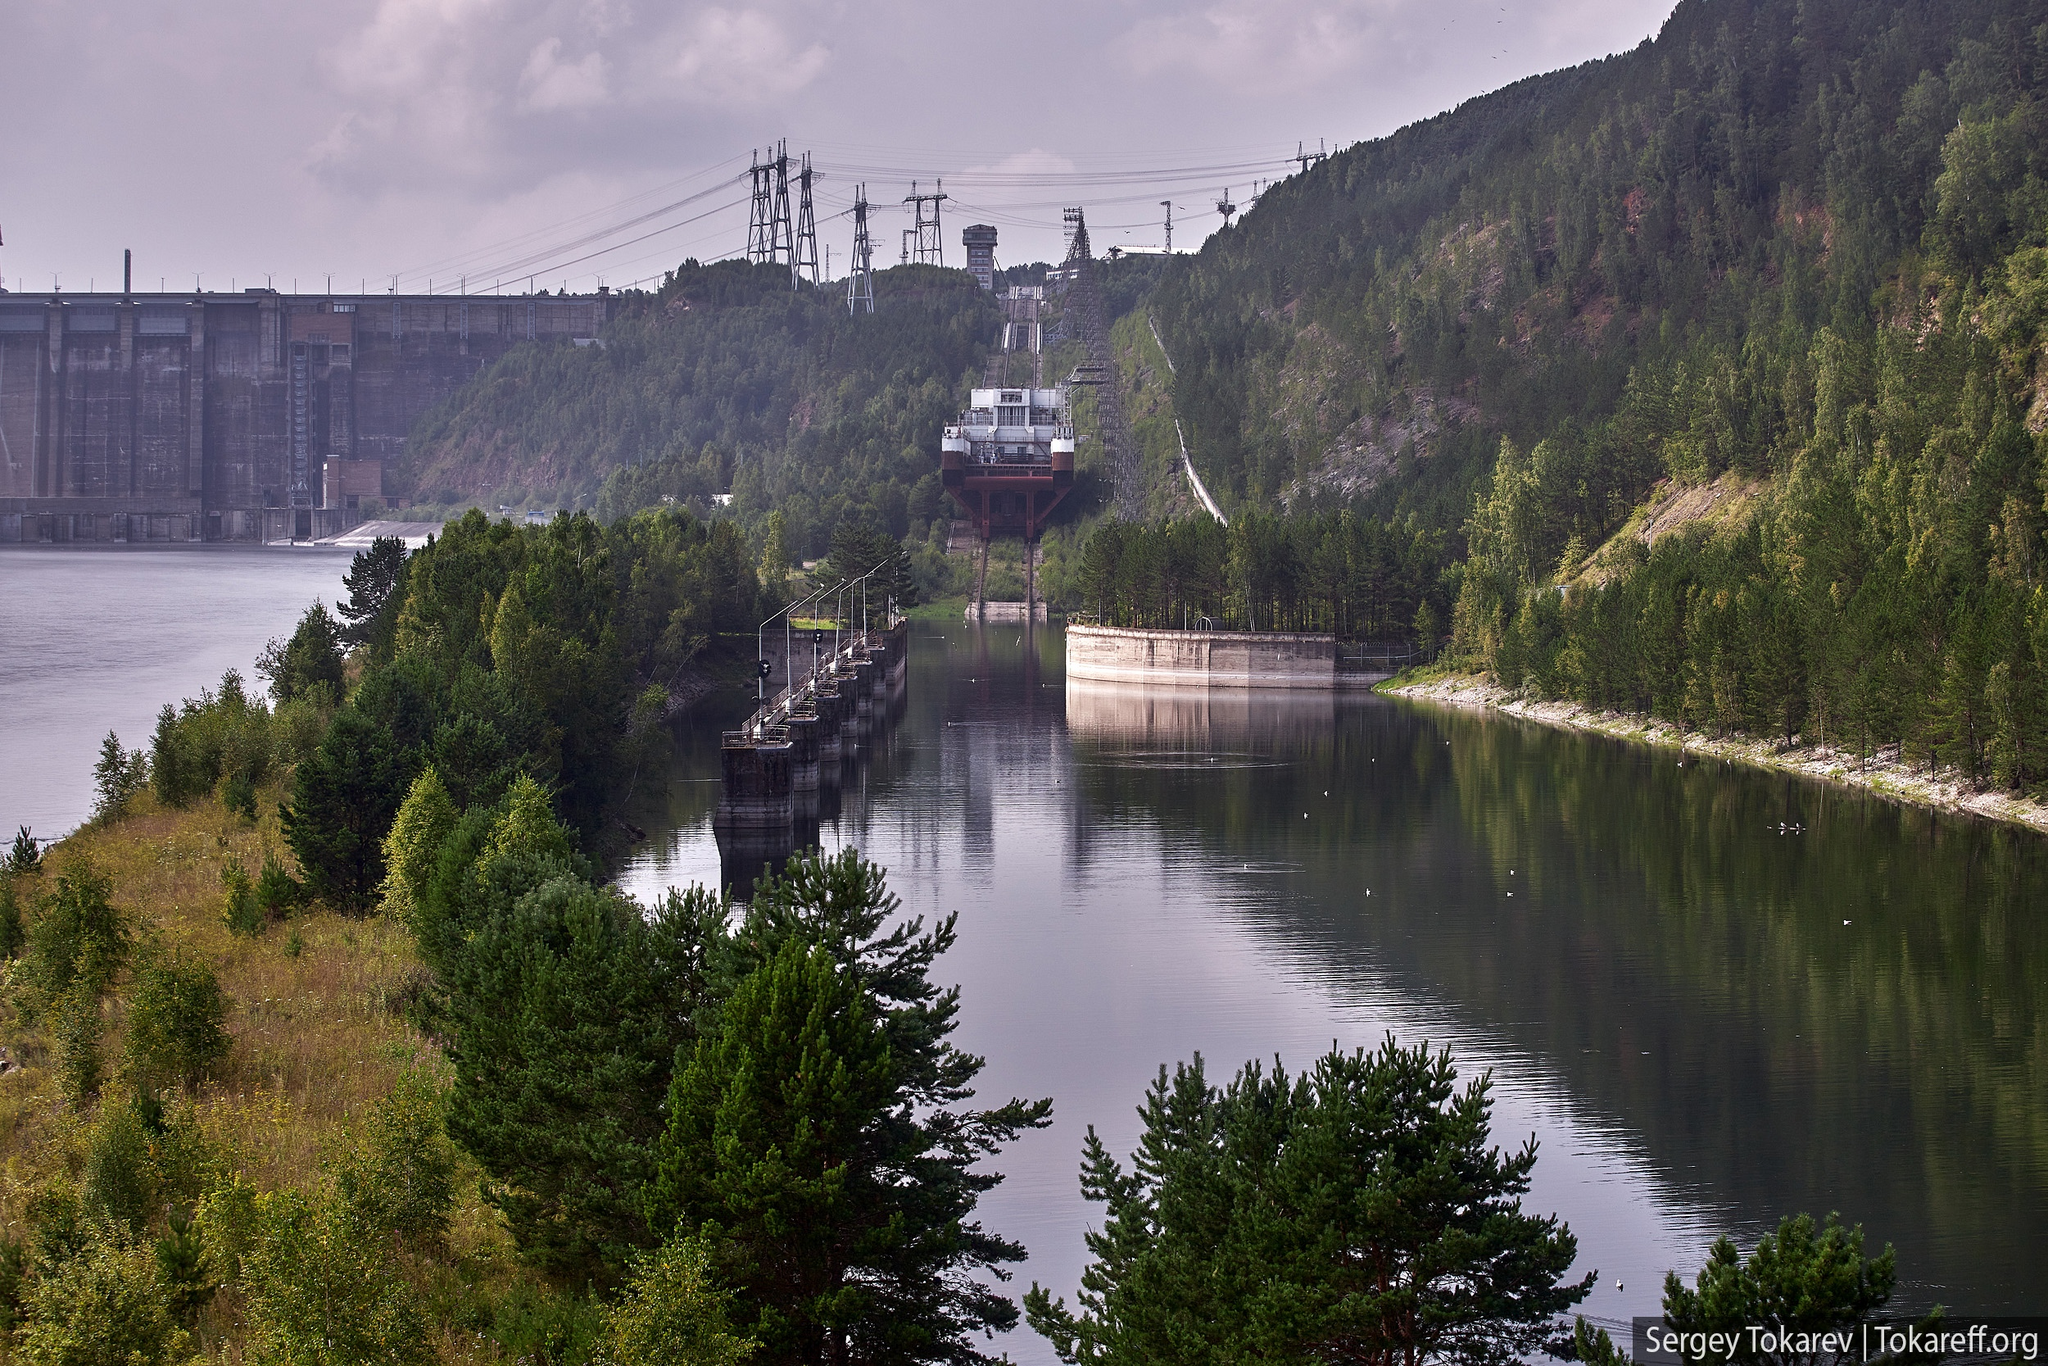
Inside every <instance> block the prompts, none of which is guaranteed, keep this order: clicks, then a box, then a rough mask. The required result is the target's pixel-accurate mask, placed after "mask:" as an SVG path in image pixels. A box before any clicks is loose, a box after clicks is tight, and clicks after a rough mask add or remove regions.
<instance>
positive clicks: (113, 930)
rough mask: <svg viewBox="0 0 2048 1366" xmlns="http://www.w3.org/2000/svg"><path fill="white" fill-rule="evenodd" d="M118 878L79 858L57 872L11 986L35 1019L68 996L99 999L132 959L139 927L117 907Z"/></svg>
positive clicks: (18, 1003)
mask: <svg viewBox="0 0 2048 1366" xmlns="http://www.w3.org/2000/svg"><path fill="white" fill-rule="evenodd" d="M113 894H114V882H113V879H112V878H110V877H108V876H107V875H106V874H104V873H102V872H100V871H99V869H98V868H96V867H95V866H94V865H93V863H92V862H91V860H89V859H87V858H85V857H83V856H79V857H76V858H73V859H72V860H71V861H70V862H68V863H66V864H65V865H64V867H63V868H62V869H61V870H60V871H59V872H58V874H57V883H56V886H55V887H54V888H52V889H51V890H50V891H48V892H46V893H45V894H44V895H43V897H42V899H41V901H40V903H39V904H38V906H37V909H36V916H35V920H34V923H32V924H31V925H30V926H29V930H28V944H27V949H26V951H25V952H24V953H23V954H22V959H21V962H20V964H19V965H17V966H16V968H15V970H14V973H13V975H12V977H11V978H10V983H11V985H12V986H13V987H14V988H15V1003H16V1006H17V1007H18V1008H19V1009H20V1010H21V1011H22V1013H23V1015H24V1016H25V1017H27V1018H28V1019H30V1020H31V1021H33V1019H34V1018H35V1016H36V1015H37V1013H38V1012H39V1011H40V1010H41V1008H42V1007H43V1006H44V1005H46V1004H47V1003H49V1002H52V1001H55V1000H57V999H58V998H59V997H62V996H66V995H76V996H77V997H79V998H80V999H81V1000H85V1001H90V1002H92V1003H93V1014H94V1015H95V1016H97V1014H98V1005H97V1003H98V1000H99V996H100V994H101V993H102V992H104V991H105V990H106V989H107V987H108V985H109V984H111V983H112V982H113V980H114V974H115V973H116V972H118V971H120V969H121V966H122V964H124V963H125V962H127V960H128V951H129V945H130V941H131V939H132V938H133V930H132V927H131V926H130V924H129V922H128V918H127V917H126V916H124V915H123V914H122V913H121V912H120V911H119V910H118V909H116V908H115V906H114V904H113V901H112V897H113Z"/></svg>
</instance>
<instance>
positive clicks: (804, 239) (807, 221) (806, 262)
mask: <svg viewBox="0 0 2048 1366" xmlns="http://www.w3.org/2000/svg"><path fill="white" fill-rule="evenodd" d="M811 174H812V173H811V154H810V153H809V152H805V153H804V164H803V169H802V170H801V171H799V172H798V173H797V178H796V180H797V210H796V238H795V240H794V246H793V249H792V250H791V252H790V254H789V287H790V288H791V289H795V288H796V287H797V284H798V282H799V281H801V279H802V278H803V273H804V272H805V271H807V270H808V271H809V272H810V273H811V283H812V284H814V285H815V284H817V283H818V218H817V214H816V213H815V212H813V211H812V208H811Z"/></svg>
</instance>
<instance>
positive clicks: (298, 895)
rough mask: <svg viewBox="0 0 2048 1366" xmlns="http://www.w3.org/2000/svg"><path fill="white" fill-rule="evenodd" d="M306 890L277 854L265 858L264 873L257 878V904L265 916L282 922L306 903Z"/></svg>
mask: <svg viewBox="0 0 2048 1366" xmlns="http://www.w3.org/2000/svg"><path fill="white" fill-rule="evenodd" d="M305 899H306V889H305V888H304V887H301V886H300V885H299V882H298V879H297V878H295V877H293V876H292V875H291V873H290V871H289V870H287V869H286V868H285V866H284V864H283V863H282V862H280V861H279V860H278V857H277V855H275V854H266V855H264V858H263V871H262V872H261V873H259V874H257V876H256V904H257V905H258V906H260V907H262V909H263V914H265V915H267V916H269V917H271V918H272V919H275V920H282V919H284V918H285V917H286V916H288V915H290V914H291V913H292V912H293V911H295V910H297V909H298V908H299V907H300V905H302V904H303V903H304V902H305Z"/></svg>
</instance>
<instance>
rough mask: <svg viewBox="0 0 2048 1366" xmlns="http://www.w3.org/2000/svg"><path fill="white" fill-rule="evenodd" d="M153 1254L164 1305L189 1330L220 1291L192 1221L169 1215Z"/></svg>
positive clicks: (184, 1216) (176, 1213) (175, 1212)
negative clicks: (162, 1290)
mask: <svg viewBox="0 0 2048 1366" xmlns="http://www.w3.org/2000/svg"><path fill="white" fill-rule="evenodd" d="M155 1252H156V1272H157V1279H158V1281H159V1282H160V1283H161V1284H162V1285H163V1287H164V1298H165V1301H166V1304H167V1306H168V1307H169V1309H170V1311H171V1313H172V1315H173V1316H174V1317H175V1318H176V1319H177V1320H178V1322H180V1323H183V1324H185V1325H187V1326H190V1325H191V1323H192V1320H193V1319H194V1318H196V1317H197V1316H198V1314H199V1311H200V1310H201V1309H203V1308H205V1307H206V1304H207V1301H209V1300H211V1299H212V1298H213V1296H214V1292H215V1291H217V1290H219V1289H220V1286H219V1283H218V1282H216V1281H215V1280H214V1273H213V1269H212V1266H211V1264H210V1263H209V1262H208V1259H207V1256H206V1245H205V1243H204V1242H203V1241H202V1240H201V1239H200V1236H199V1230H198V1226H197V1225H196V1224H195V1223H194V1221H193V1219H192V1217H191V1216H190V1215H188V1214H186V1213H185V1212H184V1211H182V1210H175V1209H174V1210H172V1211H170V1213H169V1214H168V1216H167V1217H166V1219H165V1224H164V1236H163V1237H161V1238H159V1239H157V1240H156V1248H155Z"/></svg>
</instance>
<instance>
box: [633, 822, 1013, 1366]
mask: <svg viewBox="0 0 2048 1366" xmlns="http://www.w3.org/2000/svg"><path fill="white" fill-rule="evenodd" d="M898 909H899V907H898V903H897V901H896V898H895V897H893V896H891V895H890V894H889V892H888V888H887V885H886V881H885V878H884V875H883V873H882V870H881V869H879V868H877V867H876V866H875V865H873V864H870V863H868V862H866V861H865V860H863V859H861V858H860V856H859V854H858V853H857V852H855V851H853V850H848V851H846V852H845V853H844V854H841V855H838V856H834V857H829V858H828V857H826V856H824V855H821V854H815V853H814V854H810V855H805V856H800V857H798V858H796V859H794V860H792V861H791V862H790V864H789V865H788V868H787V869H786V871H785V873H784V875H783V876H782V877H780V878H770V879H764V880H763V881H762V883H761V885H760V886H759V887H758V888H757V889H756V893H755V897H754V903H753V907H752V909H751V911H750V913H749V915H748V917H747V920H746V922H745V924H744V925H742V926H741V927H740V928H739V930H738V931H737V932H736V933H735V934H733V935H732V936H730V937H729V938H728V939H727V940H726V941H725V960H724V967H723V968H722V970H721V975H722V977H724V979H726V980H732V981H733V983H734V984H733V985H732V986H731V988H730V989H729V993H728V994H727V995H726V998H725V1000H724V1001H723V1003H722V1004H721V1006H720V1009H719V1012H718V1016H717V1021H716V1025H715V1027H713V1028H710V1029H708V1030H707V1031H706V1032H705V1033H704V1035H703V1036H702V1037H700V1038H699V1039H698V1040H697V1042H696V1044H695V1047H694V1048H693V1049H692V1050H691V1051H690V1053H689V1055H688V1058H687V1061H686V1062H685V1063H684V1064H683V1066H682V1068H681V1070H680V1071H679V1072H678V1074H677V1076H676V1079H675V1081H674V1083H673V1084H672V1086H671V1087H670V1091H669V1096H668V1105H667V1111H668V1125H667V1128H666V1129H665V1131H664V1132H663V1134H662V1137H661V1141H660V1144H659V1147H658V1149H657V1155H656V1163H657V1177H656V1181H655V1184H654V1186H653V1188H652V1189H651V1190H650V1191H649V1193H648V1214H649V1219H650V1221H651V1222H652V1224H653V1226H654V1228H655V1230H656V1231H657V1232H659V1233H661V1234H663V1235H664V1236H670V1237H701V1238H703V1239H705V1240H706V1243H707V1246H709V1247H710V1249H711V1251H712V1257H713V1266H714V1268H715V1269H716V1270H717V1273H718V1275H719V1278H720V1279H721V1280H722V1281H723V1282H724V1283H726V1284H728V1285H730V1286H732V1287H733V1289H734V1292H735V1294H734V1301H733V1313H734V1317H735V1322H736V1323H737V1324H739V1325H740V1326H741V1327H743V1328H744V1329H745V1331H747V1332H748V1333H750V1334H752V1335H754V1336H756V1337H758V1338H759V1339H760V1340H761V1342H762V1347H763V1351H764V1352H765V1353H767V1354H768V1355H770V1356H776V1357H784V1356H793V1357H795V1358H796V1359H800V1360H867V1361H953V1362H960V1361H979V1360H985V1359H987V1358H985V1357H984V1356H983V1355H982V1353H980V1352H979V1351H978V1350H977V1349H976V1348H975V1346H974V1345H973V1338H974V1336H975V1335H976V1334H980V1333H986V1332H993V1331H1001V1330H1005V1329H1007V1328H1009V1327H1010V1326H1012V1325H1013V1324H1014V1323H1015V1321H1016V1313H1017V1311H1016V1308H1015V1306H1013V1305H1012V1304H1011V1303H1010V1302H1009V1300H1008V1299H1006V1298H1005V1297H1003V1296H1002V1295H1000V1294H998V1293H996V1292H995V1290H994V1289H993V1288H991V1287H990V1286H989V1284H988V1283H987V1282H986V1281H985V1280H983V1279H982V1277H983V1276H985V1275H989V1274H993V1275H994V1276H995V1277H997V1278H998V1279H1006V1278H1007V1273H1006V1272H1005V1270H1004V1267H1005V1266H1006V1265H1007V1264H1008V1263H1012V1262H1017V1261H1021V1260H1022V1259H1023V1257H1024V1249H1023V1248H1022V1247H1021V1246H1019V1245H1018V1244H1016V1243H1014V1242H1011V1241H1008V1240H1006V1239H1003V1238H1000V1237H998V1236H996V1235H994V1234H991V1233H988V1232H986V1231H984V1230H983V1229H982V1228H981V1226H980V1224H979V1223H977V1222H971V1220H972V1215H973V1212H974V1207H975V1204H976V1202H977V1201H978V1199H979V1197H980V1196H981V1194H982V1193H983V1192H985V1191H987V1190H990V1189H992V1188H993V1187H994V1186H995V1185H996V1184H997V1183H998V1182H1000V1181H1001V1179H1002V1178H1001V1177H1000V1176H999V1175H996V1174H993V1173H986V1172H976V1171H974V1170H972V1168H973V1167H974V1165H975V1164H976V1163H977V1162H979V1161H981V1160H983V1159H985V1158H988V1157H991V1156H993V1155H994V1154H995V1153H997V1152H999V1151H1000V1150H1001V1149H1002V1147H1003V1146H1004V1145H1006V1144H1008V1143H1009V1142H1011V1141H1012V1140H1014V1139H1015V1137H1016V1136H1017V1134H1018V1133H1020V1132H1022V1131H1023V1130H1025V1129H1027V1128H1039V1127H1043V1126H1044V1125H1045V1124H1047V1123H1049V1122H1050V1120H1049V1116H1050V1113H1051V1102H1050V1101H1036V1102H1025V1101H1018V1100H1012V1101H1010V1102H1008V1103H1006V1104H1004V1105H1001V1106H998V1107H996V1108H994V1109H989V1110H976V1109H971V1108H964V1105H965V1102H967V1101H969V1100H970V1099H971V1098H972V1096H973V1090H972V1083H973V1080H974V1078H975V1076H976V1075H977V1074H978V1073H979V1072H980V1070H981V1067H982V1060H981V1059H979V1058H977V1057H974V1056H972V1055H970V1054H965V1053H962V1052H960V1051H958V1050H957V1049H955V1048H954V1047H953V1046H952V1045H951V1044H949V1043H948V1042H947V1041H946V1040H947V1036H948V1035H950V1034H951V1033H952V1031H953V1028H954V1026H955V1023H956V1018H955V1017H956V1015H957V1012H958V1009H959V995H958V992H957V991H943V992H942V991H940V990H939V989H938V988H936V987H934V986H933V985H932V984H931V982H930V980H929V976H928V973H929V970H930V967H931V965H932V962H933V961H934V960H935V959H936V958H937V956H938V955H939V954H941V953H943V952H944V951H945V949H946V948H948V947H949V946H950V945H951V944H952V942H953V938H954V928H953V921H952V919H951V918H948V919H947V920H945V921H944V922H941V923H940V924H939V925H938V926H937V927H936V928H934V929H932V930H931V931H929V932H927V931H926V930H925V928H924V924H923V922H922V921H921V920H912V921H907V922H906V921H902V920H901V919H900V918H899V917H898V916H897V911H898ZM892 921H895V922H896V923H895V924H894V925H893V927H891V928H888V929H886V931H885V928H884V927H885V926H889V925H890V922H892Z"/></svg>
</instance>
